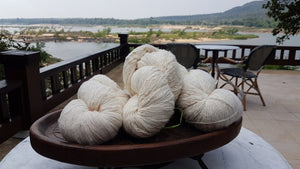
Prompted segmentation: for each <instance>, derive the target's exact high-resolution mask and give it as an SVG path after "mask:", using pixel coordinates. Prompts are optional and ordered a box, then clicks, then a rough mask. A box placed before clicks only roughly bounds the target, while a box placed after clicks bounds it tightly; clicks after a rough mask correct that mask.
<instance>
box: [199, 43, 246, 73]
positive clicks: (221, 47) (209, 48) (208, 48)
mask: <svg viewBox="0 0 300 169" xmlns="http://www.w3.org/2000/svg"><path fill="white" fill-rule="evenodd" d="M195 46H196V48H198V49H200V50H205V51H212V52H213V56H212V71H211V75H212V76H213V77H215V64H216V60H217V59H218V56H219V55H218V54H219V52H220V51H221V52H226V51H229V50H237V49H240V47H238V46H230V45H195Z"/></svg>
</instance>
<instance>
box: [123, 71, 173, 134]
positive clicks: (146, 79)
mask: <svg viewBox="0 0 300 169" xmlns="http://www.w3.org/2000/svg"><path fill="white" fill-rule="evenodd" d="M131 85H132V86H131V87H132V90H133V91H134V92H135V93H137V94H136V95H134V96H133V97H131V98H130V99H129V101H128V102H127V104H126V105H125V106H124V109H123V110H124V112H123V127H124V129H125V131H126V132H127V133H129V134H130V135H132V136H134V137H140V138H146V137H151V136H153V135H155V134H157V133H158V132H159V131H160V130H161V129H162V128H163V127H164V126H165V124H166V123H167V122H168V121H169V119H170V117H171V116H172V114H173V110H174V106H175V103H174V95H173V93H172V91H171V89H170V87H169V85H168V81H167V79H166V77H165V76H164V75H163V74H162V73H161V71H160V70H159V69H158V68H156V67H153V66H144V67H142V68H140V69H138V70H137V71H135V72H134V74H133V76H132V78H131Z"/></svg>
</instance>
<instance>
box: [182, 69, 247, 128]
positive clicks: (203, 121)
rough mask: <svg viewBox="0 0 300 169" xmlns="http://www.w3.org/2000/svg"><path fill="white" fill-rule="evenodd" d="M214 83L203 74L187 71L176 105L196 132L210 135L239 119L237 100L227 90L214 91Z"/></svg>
mask: <svg viewBox="0 0 300 169" xmlns="http://www.w3.org/2000/svg"><path fill="white" fill-rule="evenodd" d="M215 85H216V81H215V80H214V79H213V78H212V77H211V76H210V75H209V74H208V73H206V72H204V71H202V70H199V69H196V70H190V71H189V72H188V73H187V74H186V75H185V76H184V84H183V88H182V91H181V94H180V96H179V99H178V102H177V104H178V105H179V106H180V107H181V108H183V111H184V114H183V116H184V118H185V120H186V121H187V122H188V123H191V124H193V125H194V126H195V127H196V128H197V129H199V130H202V131H205V132H210V131H214V130H218V129H222V128H224V127H227V126H229V125H230V124H232V123H233V122H235V121H236V120H238V119H239V118H240V117H241V116H242V112H243V107H242V104H241V101H240V100H239V98H238V97H237V96H236V95H235V94H234V93H232V92H231V91H229V90H226V89H215Z"/></svg>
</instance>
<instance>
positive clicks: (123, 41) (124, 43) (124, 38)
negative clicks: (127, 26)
mask: <svg viewBox="0 0 300 169" xmlns="http://www.w3.org/2000/svg"><path fill="white" fill-rule="evenodd" d="M119 38H120V45H121V47H122V48H121V51H120V55H121V57H122V58H123V59H125V57H126V56H127V55H128V54H129V45H128V34H119Z"/></svg>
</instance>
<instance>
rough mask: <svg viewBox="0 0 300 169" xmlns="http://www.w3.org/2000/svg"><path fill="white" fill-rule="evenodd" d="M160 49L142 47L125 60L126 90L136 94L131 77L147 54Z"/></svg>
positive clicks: (146, 45) (150, 46)
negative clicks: (138, 63)
mask: <svg viewBox="0 0 300 169" xmlns="http://www.w3.org/2000/svg"><path fill="white" fill-rule="evenodd" d="M158 50H159V49H157V48H155V47H154V46H152V45H148V44H145V45H141V46H139V47H137V48H135V49H134V50H133V51H132V52H130V53H129V55H128V56H127V57H126V58H125V62H124V66H123V82H124V88H125V89H126V90H127V91H128V92H129V93H130V94H131V95H135V93H134V92H133V91H132V90H131V77H132V75H133V73H134V72H135V71H136V70H137V62H138V61H139V60H140V59H141V58H142V57H143V56H144V55H145V54H146V53H151V52H155V51H158Z"/></svg>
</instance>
